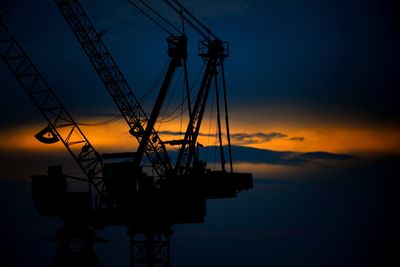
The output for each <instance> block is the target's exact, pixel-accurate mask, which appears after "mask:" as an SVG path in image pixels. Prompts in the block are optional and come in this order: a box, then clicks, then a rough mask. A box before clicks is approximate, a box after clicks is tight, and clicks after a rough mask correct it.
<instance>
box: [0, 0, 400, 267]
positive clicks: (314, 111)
mask: <svg viewBox="0 0 400 267" xmlns="http://www.w3.org/2000/svg"><path fill="white" fill-rule="evenodd" d="M133 1H135V2H139V1H138V0H133ZM80 2H81V4H82V5H83V7H84V8H85V10H86V11H87V13H88V15H89V17H90V18H91V20H92V22H93V24H94V26H95V27H96V29H97V30H98V31H99V32H100V31H102V32H103V33H105V34H104V35H103V37H102V39H103V41H104V42H105V44H106V46H107V47H108V48H109V50H110V52H111V54H112V55H113V57H114V59H115V61H116V62H117V65H118V66H119V67H120V68H121V70H122V72H123V74H124V76H125V78H126V79H127V80H128V82H129V84H130V85H131V87H132V89H133V91H134V94H135V95H136V97H137V98H142V96H144V95H146V92H149V91H148V88H150V87H151V85H152V84H153V82H154V81H155V80H157V77H158V76H159V74H160V71H161V70H162V69H163V67H164V66H166V63H167V62H168V55H167V43H166V38H167V37H168V35H167V34H166V33H165V32H164V31H162V30H160V28H159V27H157V26H156V25H155V24H153V23H152V22H151V21H149V19H147V18H146V17H145V16H143V14H141V13H140V12H139V11H138V10H136V9H135V8H134V7H133V6H131V5H130V4H129V3H128V1H127V0H81V1H80ZM146 2H148V3H150V4H151V5H152V6H153V7H154V8H155V9H157V10H158V11H159V12H160V13H161V14H163V16H165V17H166V18H167V19H168V20H169V21H171V22H172V23H173V24H175V25H176V26H177V27H180V23H181V22H180V19H179V18H178V17H177V16H176V14H174V13H173V12H172V11H171V10H170V9H169V8H168V7H167V6H166V5H165V3H164V1H163V0H151V1H150V0H148V1H147V0H146ZM180 2H182V4H183V5H185V6H186V7H187V8H188V9H189V10H191V11H192V12H193V13H194V14H195V15H197V16H198V18H200V20H201V21H203V22H204V23H205V24H206V25H208V27H209V28H211V29H212V31H213V32H214V33H215V34H216V35H217V36H219V37H220V38H221V39H222V40H224V41H225V40H226V41H229V44H230V54H229V57H228V58H227V59H226V61H225V73H226V82H227V89H228V98H229V109H230V122H231V139H232V144H233V145H234V146H233V152H234V153H233V160H234V170H235V171H237V172H251V173H252V174H253V178H254V188H252V189H251V190H246V191H242V192H240V193H239V194H238V197H237V198H229V199H212V200H207V215H206V218H205V223H204V224H177V225H175V226H174V227H173V231H174V235H173V236H172V238H171V255H172V264H171V266H174V267H183V266H193V267H197V266H199V267H200V266H210V267H213V266H215V267H220V266H232V267H239V266H251V267H253V266H255V267H258V266H270V267H289V266H307V267H320V266H325V267H337V266H341V267H354V266H363V267H364V266H365V267H370V266H371V267H376V266H379V267H380V266H382V267H386V266H400V262H399V260H400V259H399V257H398V244H399V241H400V235H399V230H398V226H399V225H400V221H399V219H398V218H397V217H398V216H396V214H398V211H399V210H400V207H399V204H398V203H400V199H399V198H400V197H399V196H400V193H399V188H400V184H399V179H398V177H399V175H398V173H399V171H398V163H399V159H400V138H399V136H400V116H399V115H400V114H399V113H400V112H399V110H400V109H399V103H400V93H399V91H400V90H399V88H400V49H399V48H400V28H399V26H398V25H400V5H399V3H398V2H399V1H398V0H181V1H180ZM4 12H7V15H6V16H5V18H4V21H5V23H6V24H7V25H8V27H9V29H10V30H11V31H12V32H13V34H14V35H15V37H16V38H17V40H18V41H19V43H20V44H21V46H22V47H23V48H24V50H25V51H26V52H27V54H28V55H29V56H30V57H31V59H32V61H33V62H34V64H35V65H36V66H37V68H38V69H39V71H40V72H41V74H42V75H43V76H44V78H45V79H46V80H47V81H48V83H49V84H50V86H51V87H52V88H53V90H54V92H55V93H56V95H57V96H58V97H59V98H60V99H61V101H62V102H63V104H64V105H65V107H66V109H67V110H68V111H69V112H70V113H71V115H72V116H73V117H74V118H75V120H76V121H78V122H79V123H82V124H93V123H95V124H96V123H99V122H103V121H106V120H110V119H113V118H116V117H118V116H119V112H118V110H117V108H116V106H115V104H114V103H113V101H112V99H111V97H110V95H109V94H108V92H107V91H106V89H105V87H104V85H103V83H102V82H101V80H100V78H99V77H98V75H97V73H96V72H95V70H94V68H93V66H92V65H91V63H90V62H89V60H88V58H87V56H86V55H85V53H84V52H83V50H82V48H81V46H80V45H79V43H78V42H77V40H76V38H75V36H74V35H73V33H72V32H71V30H70V28H69V26H68V25H67V24H66V22H65V20H64V18H63V17H62V15H61V13H60V11H59V10H58V8H57V6H56V4H55V3H54V1H49V0H1V1H0V16H1V15H2V14H4ZM186 33H187V36H188V38H189V47H188V54H189V56H188V64H189V79H190V81H191V82H190V83H191V85H192V88H195V89H194V90H193V91H192V97H193V96H194V95H195V93H196V90H197V89H198V87H199V82H198V77H200V75H201V73H202V70H203V69H202V66H203V62H202V60H201V58H199V57H198V56H197V52H198V51H197V49H198V48H197V43H198V41H199V40H201V37H200V36H199V35H198V34H197V33H196V32H195V31H194V30H193V29H191V28H190V27H189V26H188V25H186ZM1 49H2V46H1V43H0V50H1ZM0 52H2V51H0ZM196 81H197V83H196ZM154 88H156V89H158V88H160V85H159V84H158V85H157V86H155V87H154ZM156 92H157V90H154V91H153V93H151V94H149V97H148V98H145V99H144V101H143V103H142V105H143V108H144V110H145V112H146V113H147V114H150V112H151V108H152V105H153V102H154V100H155V97H156ZM213 93H214V94H213ZM183 95H184V94H183V74H182V70H181V69H179V70H178V71H177V72H176V74H175V76H174V79H173V81H172V83H171V88H170V91H169V92H168V95H167V97H166V101H165V105H164V107H163V109H162V110H161V114H160V120H159V121H158V122H157V123H156V125H155V129H156V130H157V131H158V132H159V134H160V136H161V138H162V140H173V139H179V138H181V137H182V135H183V132H184V131H185V129H186V126H185V125H186V123H187V112H185V110H184V109H183V110H182V109H181V108H179V103H181V102H182V101H183V102H184V103H186V102H185V99H183V97H182V96H183ZM208 100H209V101H208V104H209V105H208V106H207V108H206V112H205V116H204V119H203V124H202V128H201V131H200V134H199V142H200V143H201V144H203V145H204V147H203V148H201V149H200V156H201V157H202V158H205V159H208V160H209V161H208V165H207V166H208V167H210V168H213V167H216V168H217V169H218V168H219V162H218V160H216V158H217V157H216V156H217V155H218V153H217V152H216V151H217V150H216V145H218V143H217V140H216V138H215V137H216V121H215V115H216V108H215V92H212V93H211V94H210V97H209V99H208ZM177 107H178V108H177ZM174 111H175V112H174ZM180 113H183V114H184V115H185V116H186V117H185V116H183V117H182V118H181V117H180V116H179V114H180ZM177 115H178V116H177ZM223 115H224V114H223ZM171 118H173V120H172V121H170V119H171ZM46 126H47V125H46V123H45V120H44V119H43V118H42V115H41V114H40V112H39V111H38V110H37V109H36V107H35V106H34V105H33V103H32V102H31V100H30V99H29V97H28V96H27V94H26V93H25V92H24V90H23V89H22V88H21V86H20V85H19V84H18V83H17V82H16V81H15V79H14V77H13V76H12V74H11V73H10V71H9V70H8V69H7V67H6V65H5V64H4V62H3V61H2V60H1V59H0V140H1V142H0V203H1V204H0V216H1V219H0V265H1V266H24V267H26V266H49V263H50V262H51V260H52V258H53V257H54V255H58V254H56V249H57V244H56V242H49V241H48V240H49V238H51V237H53V236H54V234H55V233H56V232H57V231H58V230H59V229H60V228H61V227H62V225H63V223H62V220H60V218H54V217H52V218H48V217H43V216H39V213H38V211H37V209H36V208H35V206H34V203H33V201H32V193H31V191H32V187H31V186H32V183H31V179H30V177H31V176H32V175H36V174H44V173H46V170H47V166H49V165H60V164H62V165H63V171H64V173H65V174H68V175H72V176H79V177H81V176H82V175H83V174H82V171H80V170H79V168H78V167H77V164H76V163H75V162H74V161H73V159H72V157H71V156H70V155H69V154H68V152H67V150H66V149H65V147H63V145H62V144H61V142H58V143H56V144H54V145H46V144H42V143H40V142H38V141H37V140H36V139H35V138H34V135H35V134H36V133H37V132H39V131H40V130H42V129H43V128H44V127H46ZM81 129H82V131H83V132H84V133H85V135H86V136H87V137H88V139H89V140H90V142H91V143H92V145H93V146H94V147H95V149H96V150H98V151H99V152H100V153H104V152H124V151H135V150H136V148H137V142H136V140H135V139H134V138H133V137H132V136H130V135H129V133H128V126H127V125H126V123H125V121H124V120H122V119H120V120H117V121H116V122H114V123H112V124H108V125H103V126H83V125H82V126H81ZM223 138H224V140H225V139H226V133H224V134H223ZM224 144H226V141H224ZM79 149H80V148H79ZM167 149H168V151H169V153H170V154H169V155H171V154H172V158H173V157H174V156H176V150H175V151H174V149H176V147H170V146H168V147H167ZM225 152H226V150H225ZM396 173H397V174H396ZM81 185H82V184H80V183H79V182H76V181H74V180H73V181H70V183H69V189H68V190H69V191H74V190H75V189H76V188H78V190H75V191H79V190H82V187H80V186H81ZM179 188H180V189H181V187H179ZM182 188H183V187H182ZM85 190H86V184H85ZM188 190H191V189H188ZM189 193H190V192H189ZM133 212H134V211H133ZM150 213H151V212H149V214H150ZM96 234H98V235H99V236H100V237H102V238H103V237H104V238H106V239H108V240H110V242H108V243H96V244H95V252H96V253H97V255H98V257H99V259H100V262H101V264H102V266H103V265H104V266H128V258H129V255H128V252H129V250H128V248H129V242H128V236H127V229H126V227H125V226H112V227H106V228H105V229H102V230H98V231H97V232H96ZM391 258H392V259H391ZM391 260H395V261H391ZM389 262H390V264H389ZM396 262H397V264H396Z"/></svg>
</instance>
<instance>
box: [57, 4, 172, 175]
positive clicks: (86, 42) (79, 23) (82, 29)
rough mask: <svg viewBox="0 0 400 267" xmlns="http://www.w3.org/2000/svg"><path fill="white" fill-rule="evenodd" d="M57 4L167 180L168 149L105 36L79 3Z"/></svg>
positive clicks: (129, 123) (152, 160)
mask: <svg viewBox="0 0 400 267" xmlns="http://www.w3.org/2000/svg"><path fill="white" fill-rule="evenodd" d="M55 2H56V4H57V6H58V7H59V9H60V11H61V13H62V14H63V16H64V18H65V20H66V22H67V23H68V25H69V26H70V27H71V30H72V31H73V33H74V34H75V36H76V38H77V39H78V41H79V43H80V44H81V46H82V48H83V50H84V51H85V53H86V55H87V56H88V57H89V59H90V61H91V63H92V64H93V66H94V68H95V69H96V71H97V73H98V74H99V76H100V78H101V80H102V81H103V83H104V85H105V87H106V88H107V90H108V92H109V93H110V95H111V97H112V98H113V100H114V102H115V103H116V105H117V107H118V109H119V110H120V112H121V114H122V116H123V117H124V119H125V121H126V122H127V124H128V126H129V128H130V130H129V132H130V134H131V135H133V136H134V137H135V138H136V139H137V140H138V142H139V147H140V149H141V151H142V150H143V151H144V152H145V154H146V155H147V157H148V159H149V161H150V163H151V165H152V167H153V169H154V171H155V172H156V174H157V175H158V176H159V177H161V178H163V177H165V176H166V174H167V172H168V170H170V169H172V167H171V163H170V158H169V156H168V154H167V151H166V148H165V145H164V143H163V142H162V141H161V139H160V137H159V135H158V133H157V132H156V131H155V130H154V128H153V125H154V124H153V123H152V121H151V123H150V124H148V123H149V118H148V117H147V115H146V114H145V112H144V110H143V109H142V107H141V105H140V102H139V101H138V99H137V98H136V97H135V95H134V94H133V92H132V90H131V88H130V86H129V84H128V82H127V80H126V79H125V77H124V76H123V74H122V72H121V70H120V69H119V68H118V66H117V65H116V63H115V61H114V59H113V58H112V56H111V54H110V52H109V51H108V49H107V47H106V46H105V44H104V43H103V41H102V39H101V35H102V33H101V32H98V31H96V29H95V28H94V26H93V24H92V23H91V21H90V20H89V17H88V16H87V14H86V12H85V11H84V9H83V7H82V6H81V4H80V3H79V1H77V0H55ZM151 124H153V125H151ZM147 126H149V127H147ZM145 133H146V134H145ZM139 152H140V151H139ZM137 154H138V155H139V157H137V158H136V159H135V163H136V164H140V160H141V156H140V153H137Z"/></svg>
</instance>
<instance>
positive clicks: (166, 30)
mask: <svg viewBox="0 0 400 267" xmlns="http://www.w3.org/2000/svg"><path fill="white" fill-rule="evenodd" d="M139 1H140V2H141V3H142V4H144V5H145V6H146V7H147V8H149V9H150V10H151V11H152V12H154V13H155V14H156V15H157V16H158V17H160V18H161V19H162V20H164V21H165V22H167V24H168V25H170V26H171V27H173V28H174V29H175V30H177V28H176V27H175V26H173V25H172V24H171V23H170V22H168V21H167V19H165V18H164V17H163V16H161V15H160V13H158V12H157V11H155V10H154V9H153V8H151V7H150V6H149V5H148V4H146V3H144V1H142V0H139ZM128 2H129V3H130V4H131V5H133V6H134V7H136V9H137V10H139V11H140V12H141V13H142V14H143V15H145V16H146V17H147V18H148V19H150V20H151V21H152V22H153V23H155V24H156V25H158V27H160V28H161V29H163V30H164V31H165V32H166V33H168V34H169V35H171V36H175V35H174V34H172V32H170V31H169V30H168V29H167V28H166V27H164V26H163V25H161V23H160V22H158V21H157V20H156V19H154V18H153V17H152V16H150V15H149V14H148V13H147V12H146V11H144V10H143V9H142V8H141V7H139V6H138V5H137V4H135V3H134V2H133V1H131V0H128ZM178 32H179V33H181V32H180V31H179V30H178Z"/></svg>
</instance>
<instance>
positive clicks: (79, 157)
mask: <svg viewBox="0 0 400 267" xmlns="http://www.w3.org/2000/svg"><path fill="white" fill-rule="evenodd" d="M0 38H1V39H0V48H1V50H0V54H1V58H2V59H3V61H4V62H5V64H6V65H7V67H8V69H9V70H10V71H11V73H12V74H13V75H14V77H15V79H16V80H17V81H18V83H19V84H20V85H21V87H22V88H23V89H24V90H25V92H26V93H27V94H28V95H29V97H30V98H31V100H32V101H33V103H34V104H35V106H36V107H37V108H38V110H39V111H40V112H41V114H42V116H43V117H44V118H45V120H46V121H47V123H48V126H47V127H46V128H45V129H43V130H42V131H40V132H39V133H38V134H37V135H36V137H37V138H38V139H39V140H40V141H42V142H44V143H54V142H56V141H58V140H60V141H61V142H62V143H63V144H64V146H65V148H66V149H67V150H68V151H69V153H70V154H71V156H72V157H73V158H74V159H75V161H76V163H77V164H78V165H79V167H80V169H81V170H82V171H83V173H84V174H85V176H86V178H87V182H89V184H90V186H89V187H90V188H91V187H94V188H95V190H96V191H97V192H98V193H101V192H104V190H105V188H104V186H103V185H104V184H103V177H102V175H103V160H102V158H101V156H100V154H99V153H98V152H97V151H96V150H95V149H94V147H93V146H92V144H91V143H90V142H89V140H88V139H87V138H86V136H85V134H84V133H83V132H82V130H81V129H80V127H79V125H78V123H77V122H76V121H75V120H74V119H73V118H72V116H71V115H70V113H69V112H68V111H67V109H66V108H65V107H64V105H63V104H62V102H61V101H60V99H59V98H58V97H57V96H56V94H55V93H54V91H53V90H52V88H51V87H50V85H49V83H48V82H47V81H46V80H45V79H44V77H43V76H42V74H41V73H40V72H39V70H38V69H37V67H36V66H35V65H34V64H33V62H32V60H31V59H30V58H29V56H28V55H27V54H26V52H25V51H24V50H23V48H22V47H21V45H20V44H19V43H18V42H17V40H16V39H15V37H14V36H13V34H12V33H11V32H10V30H9V29H8V27H7V26H6V24H5V23H4V22H3V20H0ZM49 136H50V137H49Z"/></svg>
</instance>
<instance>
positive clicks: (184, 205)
mask: <svg viewBox="0 0 400 267" xmlns="http://www.w3.org/2000/svg"><path fill="white" fill-rule="evenodd" d="M139 1H140V2H141V3H142V4H143V5H144V6H145V7H147V8H149V9H150V10H151V11H152V12H153V13H155V14H156V15H157V13H156V12H154V10H153V9H152V8H151V7H150V6H149V5H148V4H147V3H145V2H144V1H142V0H139ZM55 2H56V4H57V6H58V7H59V9H60V11H61V13H62V14H63V16H64V18H65V19H66V21H67V23H68V25H69V26H70V27H71V29H72V31H73V33H74V34H75V36H76V37H77V39H78V41H79V43H80V44H81V46H82V48H83V49H84V51H85V53H86V54H87V56H88V57H89V59H90V61H91V63H92V65H93V66H94V68H95V70H96V71H97V73H98V74H99V76H100V77H101V79H102V81H103V83H104V85H105V87H106V89H107V90H108V92H109V93H110V95H111V96H112V98H113V100H114V102H115V103H116V104H117V107H118V109H119V110H120V112H121V114H122V116H123V117H124V119H125V121H126V122H127V124H128V126H129V129H130V130H129V132H130V133H131V134H132V135H133V136H135V137H136V139H137V140H138V143H139V147H138V150H137V152H136V153H114V154H108V155H107V154H103V155H102V156H100V154H99V153H98V152H97V151H96V150H94V148H93V146H92V145H91V144H90V143H89V141H88V140H87V138H86V137H85V136H84V134H83V132H82V131H81V130H80V129H79V124H78V123H76V122H75V121H74V120H73V119H72V117H71V116H70V115H69V113H68V112H67V111H66V110H65V108H64V106H63V105H62V103H61V102H60V101H59V100H58V98H57V97H56V96H55V94H54V92H53V91H52V90H51V89H50V87H49V86H48V84H47V82H45V80H44V79H43V77H42V76H41V75H40V74H39V72H38V71H37V69H36V67H34V66H33V63H32V62H31V61H30V59H29V58H28V56H27V55H26V54H25V52H23V50H22V48H21V47H20V46H19V45H18V43H17V42H16V41H15V38H13V36H12V35H11V33H10V32H9V31H8V29H7V28H6V27H5V26H4V27H3V26H2V29H1V32H0V33H1V35H0V36H6V37H5V38H1V39H0V48H2V47H4V44H6V46H5V47H6V48H5V50H4V51H5V52H3V50H0V51H1V55H2V57H3V59H4V60H5V62H6V64H7V65H8V66H9V68H10V70H11V72H12V73H13V74H14V76H15V77H16V79H17V80H18V81H19V82H20V84H21V85H22V86H23V87H24V89H25V90H26V91H27V92H28V94H29V95H30V96H31V98H32V99H33V100H34V103H35V104H36V105H37V106H38V108H39V110H40V111H41V112H42V114H43V115H44V117H45V118H46V120H47V121H48V122H49V126H48V127H46V128H45V129H44V130H42V131H41V132H40V133H38V134H37V138H38V139H39V140H41V141H43V142H47V143H53V142H56V141H57V140H61V141H62V142H63V143H64V145H65V147H66V148H67V149H68V150H69V151H70V153H71V154H72V156H73V157H74V158H75V160H76V161H77V162H78V165H79V166H80V167H81V169H82V170H83V171H84V173H85V175H86V176H87V177H88V180H87V181H89V183H90V185H91V186H94V187H95V188H96V191H98V192H100V199H98V200H97V201H96V202H95V203H96V205H95V206H94V207H92V206H90V205H85V203H86V204H87V203H88V202H87V201H86V200H85V199H87V196H89V197H91V196H92V194H91V191H90V190H91V187H89V192H88V194H86V192H85V195H84V197H80V198H79V197H78V198H75V199H72V198H69V199H65V200H63V201H64V202H66V203H68V205H69V204H71V203H73V204H74V205H72V206H73V208H69V209H68V211H67V213H68V216H69V217H70V218H72V220H73V221H77V220H78V219H79V218H84V220H83V221H84V222H85V223H86V224H87V225H90V226H91V227H94V228H96V229H98V228H102V227H105V226H110V225H126V226H128V227H129V235H130V236H131V253H132V254H131V257H132V261H131V263H132V266H156V264H157V262H160V263H162V264H160V265H157V266H168V264H169V237H170V235H171V234H172V229H171V224H178V223H201V222H204V216H205V213H206V205H205V200H206V199H209V198H226V197H235V196H236V194H237V193H238V192H239V191H241V190H246V189H250V188H251V187H252V176H251V174H246V173H234V172H233V167H232V157H231V156H230V164H231V172H229V173H228V172H226V170H225V159H224V152H223V145H222V131H221V121H220V110H219V102H220V100H219V95H220V93H219V88H218V75H219V73H221V74H222V82H223V90H224V100H225V111H226V112H225V113H226V118H225V119H226V126H227V136H228V147H229V154H231V151H230V150H231V149H230V139H229V120H228V115H227V103H226V88H225V76H224V70H223V62H224V59H225V58H226V57H228V54H229V47H228V43H227V42H223V41H221V40H220V39H219V38H218V37H216V35H215V34H214V33H212V32H211V31H210V30H209V29H208V28H206V27H205V26H204V25H203V24H202V23H201V22H199V21H198V20H197V19H196V18H195V17H194V16H193V15H192V14H191V13H190V12H189V11H188V10H187V9H185V8H184V7H183V6H182V5H180V4H179V2H177V1H174V4H175V5H176V6H174V5H173V3H172V2H170V1H166V2H167V4H169V5H170V6H171V7H172V8H173V9H174V10H175V11H176V12H177V13H178V14H179V15H180V16H181V18H182V19H183V20H184V21H187V22H188V23H189V24H190V25H191V26H192V27H194V28H195V29H196V31H198V32H199V33H200V34H201V35H202V37H203V38H204V40H203V41H200V42H199V45H200V46H199V53H198V54H199V55H200V56H201V58H202V59H203V60H204V62H205V64H206V68H205V72H204V75H203V78H202V82H201V85H200V89H199V91H198V93H197V95H196V97H195V102H194V105H193V106H192V103H191V101H190V92H189V86H188V78H187V37H186V35H185V34H184V32H183V31H180V30H178V29H177V28H175V27H174V26H173V25H170V26H172V28H175V29H174V30H175V32H176V33H172V32H169V37H168V38H167V43H168V48H169V49H168V56H169V57H170V61H169V65H168V69H167V72H166V75H165V77H164V80H163V82H162V85H161V87H160V91H159V93H158V96H157V98H156V101H155V104H154V106H153V109H152V112H151V114H150V117H147V115H146V114H145V112H144V110H143V109H142V107H141V103H140V102H139V101H138V99H137V98H136V97H135V95H134V94H133V92H132V90H131V87H130V86H129V85H128V82H127V80H126V79H125V78H124V76H123V75H122V72H121V71H120V69H119V68H118V66H117V65H116V63H115V61H114V59H113V58H112V56H111V54H110V52H109V50H108V49H107V47H106V46H105V44H104V43H103V41H102V36H103V34H104V31H97V30H96V29H95V28H94V26H93V24H92V23H91V21H90V20H89V18H88V16H87V14H86V12H85V11H84V10H83V7H82V6H81V4H80V2H79V1H77V0H55ZM129 2H131V3H133V4H134V2H133V1H130V0H129ZM2 25H3V23H2ZM3 32H4V33H5V34H4V33H3ZM15 49H16V50H17V53H16V52H15V51H14V50H15ZM181 66H183V67H184V71H185V83H186V90H187V92H186V95H187V97H188V111H189V112H188V113H189V122H188V126H187V129H186V132H185V137H184V139H183V140H179V141H177V143H178V144H179V145H181V147H180V150H179V153H178V160H177V162H176V164H175V166H172V164H171V162H170V158H169V156H168V154H167V150H166V147H165V144H166V143H168V142H163V141H162V140H161V139H160V137H159V135H158V133H157V131H156V130H155V129H154V125H155V123H156V121H157V118H158V116H159V113H160V110H161V107H162V105H163V102H164V100H165V98H166V94H167V92H168V89H169V86H170V83H171V80H172V78H173V75H174V72H175V71H176V69H177V68H179V67H181ZM41 84H43V85H44V86H41V87H40V86H39V85H41ZM213 84H214V87H215V93H216V98H217V115H218V116H217V120H218V132H219V141H220V149H221V171H211V170H208V169H205V165H202V164H199V163H200V161H199V159H198V158H197V157H196V154H195V145H196V143H197V137H198V135H199V132H200V126H201V122H202V119H203V115H204V111H205V107H206V104H207V99H208V96H209V94H210V91H211V88H212V85H213ZM42 87H43V88H42ZM36 102H37V103H36ZM54 103H55V104H54ZM64 133H65V134H64ZM48 134H49V135H50V138H46V137H45V136H46V135H48ZM77 148H80V150H79V151H78V152H76V149H77ZM144 154H146V155H147V157H148V159H149V161H150V163H151V164H152V167H153V169H154V171H155V172H156V174H157V175H158V178H159V180H158V181H161V182H160V183H154V182H153V181H151V180H150V179H148V178H149V177H148V176H147V174H146V173H143V172H142V170H141V162H142V157H143V155H144ZM119 157H130V158H133V164H132V162H128V161H124V162H113V163H104V162H103V161H104V160H107V158H112V159H115V158H119ZM193 158H194V159H193ZM49 170H50V168H49ZM52 172H56V173H57V170H56V171H54V170H53V171H52ZM55 176H57V175H49V178H51V179H52V178H55ZM132 176H133V177H134V179H132ZM51 179H47V180H46V182H47V183H48V184H47V185H44V186H45V187H48V188H52V189H54V188H53V187H52V186H53V183H52V181H51ZM85 201H86V202H85ZM89 202H90V201H89ZM103 204H105V205H103ZM58 215H59V213H58ZM64 215H65V214H64ZM64 215H62V216H64ZM138 236H141V238H142V239H138V238H137V237H138ZM163 264H164V265H163Z"/></svg>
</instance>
